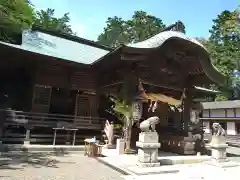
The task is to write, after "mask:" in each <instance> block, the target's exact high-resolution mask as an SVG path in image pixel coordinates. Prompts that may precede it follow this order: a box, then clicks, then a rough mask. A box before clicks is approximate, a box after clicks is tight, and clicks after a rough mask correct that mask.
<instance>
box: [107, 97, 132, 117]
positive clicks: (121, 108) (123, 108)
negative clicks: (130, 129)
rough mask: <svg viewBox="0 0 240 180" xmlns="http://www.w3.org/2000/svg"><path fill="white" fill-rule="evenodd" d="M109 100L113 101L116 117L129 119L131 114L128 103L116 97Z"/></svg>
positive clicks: (130, 106)
mask: <svg viewBox="0 0 240 180" xmlns="http://www.w3.org/2000/svg"><path fill="white" fill-rule="evenodd" d="M111 100H112V101H113V102H114V103H115V106H114V108H113V110H114V111H115V113H116V115H117V116H118V118H119V119H121V120H122V121H126V120H130V119H131V116H132V105H128V104H127V103H125V102H124V101H122V100H120V99H118V98H111Z"/></svg>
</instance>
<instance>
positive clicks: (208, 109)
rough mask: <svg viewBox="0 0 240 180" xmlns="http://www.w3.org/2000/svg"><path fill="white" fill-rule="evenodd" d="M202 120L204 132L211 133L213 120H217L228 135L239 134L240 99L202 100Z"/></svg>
mask: <svg viewBox="0 0 240 180" xmlns="http://www.w3.org/2000/svg"><path fill="white" fill-rule="evenodd" d="M202 107H203V114H202V118H201V119H202V121H203V126H204V127H205V133H211V127H212V124H213V123H214V122H218V123H220V124H221V125H222V127H223V128H224V129H225V130H226V132H227V134H228V135H237V134H240V100H235V101H217V102H203V103H202Z"/></svg>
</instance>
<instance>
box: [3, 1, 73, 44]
mask: <svg viewBox="0 0 240 180" xmlns="http://www.w3.org/2000/svg"><path fill="white" fill-rule="evenodd" d="M0 19H1V21H0V40H3V41H6V42H11V43H17V42H16V41H20V38H21V33H22V30H23V29H29V28H31V26H32V25H33V24H36V25H39V26H42V27H43V28H45V29H49V30H53V31H56V32H62V33H67V34H73V31H72V29H71V26H70V25H69V22H70V17H69V13H65V14H64V15H63V16H62V17H60V18H57V17H54V9H47V10H46V11H44V10H40V11H35V9H34V8H33V6H32V5H31V3H30V1H27V0H0ZM18 43H19V42H18Z"/></svg>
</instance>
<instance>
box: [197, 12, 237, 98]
mask: <svg viewBox="0 0 240 180" xmlns="http://www.w3.org/2000/svg"><path fill="white" fill-rule="evenodd" d="M237 15H238V12H237V11H236V10H235V11H233V12H230V11H227V10H226V11H223V12H222V13H220V14H219V15H218V16H217V18H216V19H214V20H213V26H212V28H211V29H210V31H209V32H210V38H209V39H208V40H205V39H200V42H201V43H202V44H203V45H204V46H205V47H206V48H207V50H208V52H209V54H210V58H211V60H212V62H213V64H214V65H215V66H216V67H217V69H218V70H219V71H220V72H221V73H223V74H224V75H225V76H226V77H227V78H228V79H229V84H227V85H226V86H225V87H218V89H219V90H220V91H221V92H222V94H220V95H218V96H217V97H216V100H227V99H232V98H233V97H232V96H233V88H232V80H233V77H232V75H233V71H234V70H236V69H240V64H239V63H240V33H239V32H240V25H239V24H238V22H237Z"/></svg>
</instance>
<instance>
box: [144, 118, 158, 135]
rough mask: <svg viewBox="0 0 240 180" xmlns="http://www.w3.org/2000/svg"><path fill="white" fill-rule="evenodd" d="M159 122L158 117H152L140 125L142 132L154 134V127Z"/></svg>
mask: <svg viewBox="0 0 240 180" xmlns="http://www.w3.org/2000/svg"><path fill="white" fill-rule="evenodd" d="M159 122H160V119H159V117H157V116H153V117H150V118H148V119H146V120H144V121H143V122H141V123H140V129H141V130H142V132H155V131H156V130H155V125H156V124H158V123H159Z"/></svg>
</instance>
